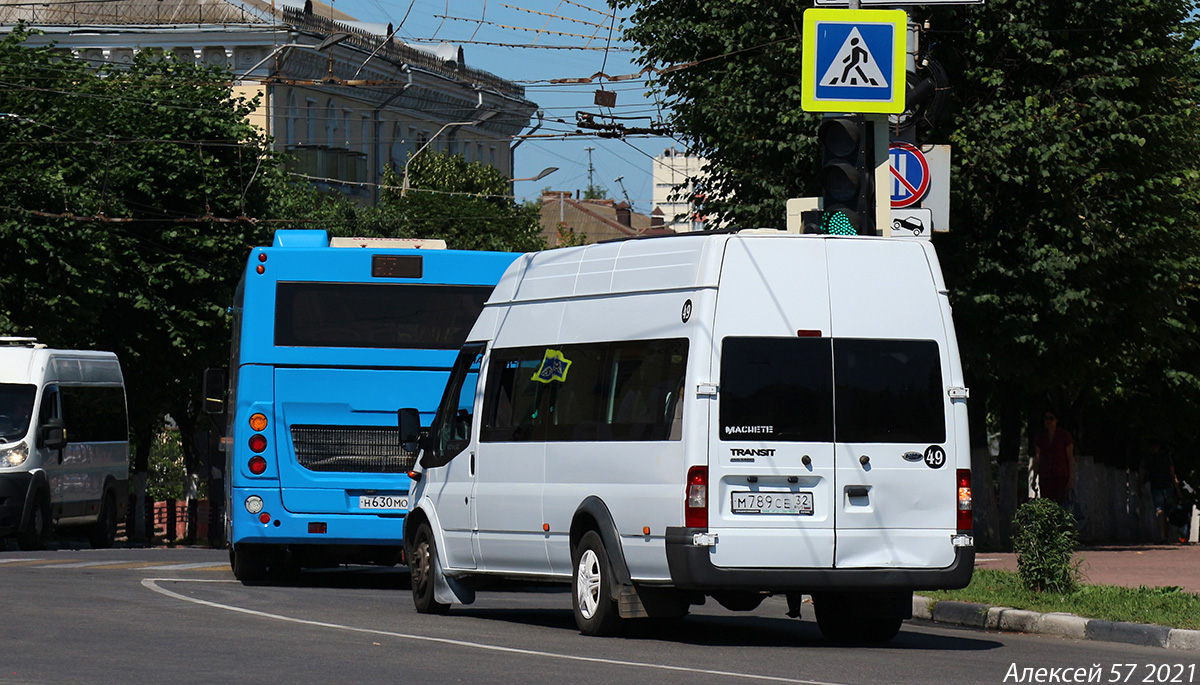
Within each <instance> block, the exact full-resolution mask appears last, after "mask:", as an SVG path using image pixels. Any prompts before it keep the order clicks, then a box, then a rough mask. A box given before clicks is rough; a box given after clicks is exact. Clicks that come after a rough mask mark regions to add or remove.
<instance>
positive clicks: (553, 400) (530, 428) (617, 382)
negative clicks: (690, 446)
mask: <svg viewBox="0 0 1200 685" xmlns="http://www.w3.org/2000/svg"><path fill="white" fill-rule="evenodd" d="M687 348H688V341H687V339H686V338H678V339H668V340H629V341H620V342H598V343H583V344H578V345H560V346H544V347H529V348H520V349H512V350H496V351H494V352H493V353H492V362H491V364H490V367H489V368H490V371H489V372H488V374H489V375H488V383H487V390H486V394H485V396H484V422H483V423H484V432H483V435H482V436H481V440H482V441H483V442H524V441H528V440H545V441H548V442H594V441H598V442H606V441H648V440H679V439H680V437H681V435H682V421H683V414H682V409H683V404H682V402H681V401H680V395H681V394H682V389H683V382H684V372H685V369H686V368H687ZM547 363H550V364H552V365H553V364H557V365H558V368H560V369H562V370H563V371H562V373H561V376H558V375H555V374H554V373H547V374H546V375H544V376H543V377H542V378H540V379H539V378H538V376H539V371H544V370H545V369H546V366H545V365H546V364H547Z"/></svg>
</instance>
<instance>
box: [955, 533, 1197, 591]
mask: <svg viewBox="0 0 1200 685" xmlns="http://www.w3.org/2000/svg"><path fill="white" fill-rule="evenodd" d="M1075 558H1076V559H1082V560H1083V563H1082V564H1081V565H1080V569H1081V570H1082V571H1083V582H1085V583H1088V584H1091V585H1121V586H1124V587H1134V588H1136V587H1139V586H1142V585H1145V586H1146V587H1169V586H1178V587H1180V588H1183V589H1184V590H1185V591H1187V592H1194V593H1197V594H1200V545H1196V544H1192V545H1133V546H1127V547H1125V546H1122V547H1116V546H1106V547H1084V548H1081V549H1080V550H1079V551H1078V552H1076V554H1075ZM975 568H988V569H1002V570H1005V571H1016V570H1017V555H1016V554H1013V553H1001V552H980V553H979V554H977V555H976V557H975Z"/></svg>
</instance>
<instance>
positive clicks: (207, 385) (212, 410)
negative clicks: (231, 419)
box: [203, 369, 226, 415]
mask: <svg viewBox="0 0 1200 685" xmlns="http://www.w3.org/2000/svg"><path fill="white" fill-rule="evenodd" d="M225 385H226V381H225V369H205V370H204V389H203V395H204V413H205V414H210V415H217V414H224V413H225Z"/></svg>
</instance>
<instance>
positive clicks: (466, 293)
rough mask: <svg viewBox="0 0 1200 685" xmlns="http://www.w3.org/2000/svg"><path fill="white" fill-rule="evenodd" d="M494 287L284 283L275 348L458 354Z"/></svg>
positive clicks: (278, 305) (277, 310)
mask: <svg viewBox="0 0 1200 685" xmlns="http://www.w3.org/2000/svg"><path fill="white" fill-rule="evenodd" d="M491 294H492V286H490V285H489V286H476V285H410V284H400V283H389V284H379V283H369V284H364V283H309V282H283V283H278V284H277V285H276V290H275V345H276V346H278V347H371V348H391V349H426V350H457V349H458V348H459V347H461V346H462V344H463V342H464V341H465V340H466V339H467V334H468V333H470V332H471V326H473V325H475V319H477V318H479V312H480V311H482V310H483V303H484V302H486V301H487V298H488V296H489V295H491Z"/></svg>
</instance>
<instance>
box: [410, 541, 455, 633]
mask: <svg viewBox="0 0 1200 685" xmlns="http://www.w3.org/2000/svg"><path fill="white" fill-rule="evenodd" d="M408 569H409V571H410V573H411V577H412V598H413V606H415V607H416V608H417V613H418V614H444V613H446V612H448V611H450V605H449V604H443V603H441V602H439V601H437V594H436V591H435V589H434V587H435V585H436V580H437V579H436V578H434V574H436V573H438V567H437V542H436V541H435V540H434V537H433V530H432V529H431V528H430V527H429V523H428V522H427V521H422V522H421V524H420V525H419V526H417V532H416V533H415V534H414V535H413V543H412V558H411V559H409V560H408Z"/></svg>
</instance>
